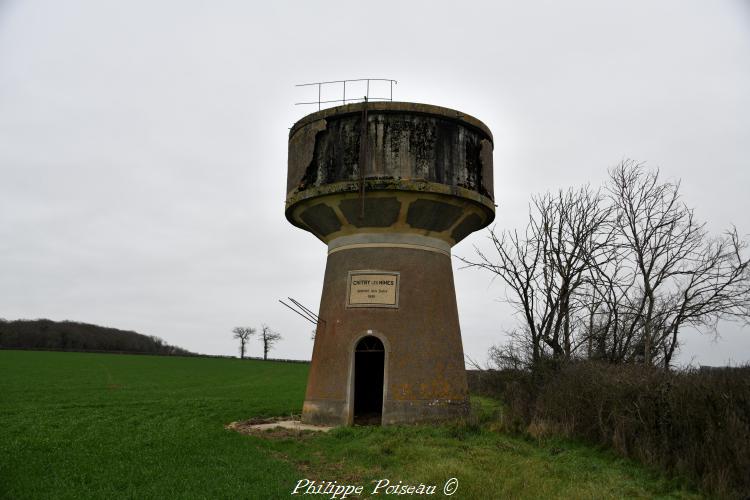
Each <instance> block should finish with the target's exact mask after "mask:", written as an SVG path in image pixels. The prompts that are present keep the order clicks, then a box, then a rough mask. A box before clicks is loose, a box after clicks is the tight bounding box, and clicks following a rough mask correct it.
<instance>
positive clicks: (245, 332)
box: [232, 326, 255, 359]
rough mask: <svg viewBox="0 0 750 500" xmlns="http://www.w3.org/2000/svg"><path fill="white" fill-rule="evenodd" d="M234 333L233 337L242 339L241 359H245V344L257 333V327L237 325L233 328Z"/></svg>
mask: <svg viewBox="0 0 750 500" xmlns="http://www.w3.org/2000/svg"><path fill="white" fill-rule="evenodd" d="M232 333H234V336H233V337H232V338H235V339H238V340H239V341H240V359H245V346H246V345H247V342H248V340H250V337H252V336H253V335H255V328H250V327H247V326H237V327H235V328H234V329H233V330H232Z"/></svg>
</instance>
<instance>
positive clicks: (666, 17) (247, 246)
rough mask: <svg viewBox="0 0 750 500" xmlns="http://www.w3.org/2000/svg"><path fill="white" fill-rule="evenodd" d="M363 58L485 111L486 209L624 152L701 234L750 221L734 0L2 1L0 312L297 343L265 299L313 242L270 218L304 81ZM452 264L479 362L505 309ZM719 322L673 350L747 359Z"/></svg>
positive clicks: (590, 171) (228, 345) (311, 303)
mask: <svg viewBox="0 0 750 500" xmlns="http://www.w3.org/2000/svg"><path fill="white" fill-rule="evenodd" d="M362 77H385V78H394V79H396V80H398V82H399V83H398V85H397V86H396V88H395V91H394V93H395V95H394V97H395V99H396V100H403V101H415V102H425V103H430V104H436V105H441V106H446V107H451V108H456V109H459V110H461V111H463V112H466V113H469V114H471V115H474V116H476V117H477V118H479V119H480V120H482V121H484V122H485V123H486V124H487V125H488V126H489V127H490V129H491V130H492V131H493V133H494V136H495V193H496V197H497V203H498V204H499V207H498V211H497V219H496V226H497V227H498V228H512V227H520V226H521V225H523V223H524V219H525V217H526V214H527V203H528V200H529V198H530V196H531V195H532V194H533V193H537V192H542V191H546V190H548V189H557V188H559V187H566V186H569V185H579V184H583V183H587V182H588V183H591V184H592V185H594V186H598V185H599V184H601V183H602V182H603V181H604V180H605V178H606V171H607V168H609V167H611V166H613V165H614V164H616V163H617V162H619V161H620V160H621V159H624V158H633V159H636V160H639V161H645V162H647V165H649V166H652V167H654V168H656V167H659V168H660V169H661V171H662V173H663V175H664V176H665V177H666V178H668V179H682V192H683V195H684V199H685V201H686V202H687V203H688V204H689V205H691V206H693V207H695V209H696V212H697V215H698V216H699V218H701V219H704V220H706V221H708V223H709V227H710V229H711V230H712V231H716V232H718V231H721V230H722V229H724V228H726V227H728V226H729V225H730V224H735V225H737V226H738V228H739V230H740V232H742V233H743V234H748V233H750V215H749V214H750V197H749V196H748V191H749V188H750V165H748V159H749V158H750V91H749V90H748V89H750V5H749V4H748V2H746V1H738V0H723V1H714V2H706V1H686V0H676V1H633V0H631V1H622V2H607V1H600V0H592V1H586V2H581V1H568V2H552V1H550V2H538V1H525V2H518V1H514V2H510V1H509V2H499V1H493V2H471V1H464V2H433V1H431V2H416V1H415V2H407V1H401V2H389V1H382V2H369V3H358V2H311V1H307V2H302V1H300V2H285V1H274V2H262V3H261V2H240V1H237V2H224V1H214V2H203V1H192V2H191V1H184V0H181V1H133V0H131V1H128V2H107V1H101V0H92V1H79V0H68V1H65V2H57V1H43V0H40V1H34V0H27V1H20V0H19V1H13V0H5V1H2V0H0V317H4V318H6V319H17V318H41V317H46V318H51V319H55V320H63V319H70V320H77V321H84V322H90V323H97V324H101V325H107V326H113V327H117V328H122V329H132V330H136V331H138V332H141V333H146V334H151V335H158V336H160V337H162V338H164V339H166V340H167V341H168V342H170V343H173V344H177V345H180V346H183V347H185V348H188V349H190V350H193V351H197V352H203V353H211V354H236V353H237V346H236V344H235V341H233V340H232V338H231V329H232V327H234V326H237V325H248V326H259V325H260V323H261V322H266V323H268V324H269V325H271V326H272V327H273V328H275V329H276V330H278V331H280V332H281V333H282V334H283V336H284V339H283V340H282V341H281V342H280V343H279V344H278V347H277V349H276V350H275V351H273V352H272V355H274V356H278V357H289V358H305V359H309V357H310V354H311V351H312V341H311V340H310V331H311V325H309V324H307V323H305V322H304V321H303V320H302V319H300V318H299V317H297V316H295V315H294V314H293V313H291V312H289V311H288V310H287V309H285V308H284V307H283V306H281V304H279V303H278V302H277V299H278V298H281V297H286V296H289V295H290V296H292V297H294V298H296V299H298V300H300V301H302V302H303V303H304V304H306V305H308V307H311V308H312V309H315V310H317V307H318V302H319V299H320V292H321V285H322V278H323V271H324V266H325V257H326V248H325V246H324V245H323V244H322V243H320V242H319V241H318V240H316V239H315V238H314V237H313V236H312V235H310V234H308V233H306V232H304V231H301V230H299V229H297V228H295V227H293V226H291V225H290V224H289V223H288V222H287V221H286V219H285V218H284V213H283V212H284V196H285V192H284V191H285V179H286V154H287V147H286V141H287V134H288V128H289V127H290V126H291V124H292V123H293V122H294V121H296V120H297V119H299V118H301V117H302V116H303V115H304V114H306V113H308V112H312V111H313V109H310V108H302V107H295V106H294V105H293V103H294V102H296V101H299V100H304V99H306V98H309V97H311V96H310V95H309V93H307V92H305V91H304V89H299V88H295V87H294V84H295V83H301V82H308V81H320V80H335V79H342V78H362ZM312 97H315V96H314V95H313V96H312ZM485 239H486V235H485V233H484V232H480V233H476V234H474V235H473V236H471V237H469V238H467V239H466V240H464V241H463V242H462V243H461V244H460V245H458V246H457V247H455V248H454V254H457V255H471V254H472V251H473V250H472V245H473V244H478V245H485V241H484V240H485ZM459 267H460V266H459V265H458V263H455V265H454V270H455V279H456V291H457V295H458V304H459V313H460V318H461V325H462V333H463V340H464V347H465V351H466V352H467V354H469V355H471V356H472V357H474V358H477V359H480V360H484V359H486V351H487V349H488V348H489V347H490V345H492V344H493V343H497V342H501V341H502V340H503V330H504V329H508V328H510V327H512V326H513V324H514V323H515V320H514V318H513V317H512V316H511V315H510V313H509V310H508V308H507V306H505V305H503V304H500V303H499V302H498V301H497V300H498V298H501V297H502V296H503V295H504V290H503V287H502V286H501V284H500V283H499V282H495V283H492V282H491V277H490V276H489V275H486V274H482V273H480V272H479V271H472V270H460V269H459ZM722 334H723V340H722V341H721V342H720V343H712V342H711V341H710V338H709V337H706V336H700V335H698V334H695V333H689V334H688V335H686V337H685V340H686V342H687V344H686V346H685V347H684V349H683V352H682V354H681V358H680V359H681V360H683V361H684V362H685V361H690V360H693V361H694V362H695V363H703V364H723V363H724V362H726V361H727V360H730V359H731V360H733V361H734V362H740V361H747V360H749V359H750V328H746V329H744V330H741V329H740V328H739V327H738V326H736V325H722ZM260 352H261V350H260V345H259V344H258V345H253V346H252V347H251V354H253V355H258V354H260Z"/></svg>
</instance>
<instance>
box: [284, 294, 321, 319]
mask: <svg viewBox="0 0 750 500" xmlns="http://www.w3.org/2000/svg"><path fill="white" fill-rule="evenodd" d="M287 299H289V300H291V301H292V302H294V305H296V306H297V307H299V308H300V309H302V310H303V311H305V312H306V313H307V314H309V315H310V316H311V317H312V318H314V319H315V320H316V321H320V318H319V317H318V315H317V314H315V313H314V312H312V311H311V310H310V309H308V308H307V307H305V306H303V305H302V304H301V303H300V302H299V301H297V300H294V299H293V298H291V297H287Z"/></svg>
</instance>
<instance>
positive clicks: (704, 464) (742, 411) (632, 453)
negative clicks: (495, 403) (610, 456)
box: [469, 362, 750, 498]
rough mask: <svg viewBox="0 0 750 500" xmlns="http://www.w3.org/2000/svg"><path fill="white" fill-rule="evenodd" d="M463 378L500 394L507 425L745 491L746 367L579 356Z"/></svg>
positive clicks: (710, 486) (724, 493)
mask: <svg viewBox="0 0 750 500" xmlns="http://www.w3.org/2000/svg"><path fill="white" fill-rule="evenodd" d="M469 380H470V383H471V385H472V389H473V390H475V391H477V392H480V393H483V394H494V395H495V396H499V397H500V398H501V399H503V401H504V403H505V405H506V408H505V412H504V416H503V423H504V425H505V426H506V427H507V428H511V429H515V430H521V431H524V432H526V433H528V434H531V435H533V436H535V437H541V436H543V435H546V434H550V433H555V434H564V435H567V436H570V437H576V438H583V439H586V440H588V441H590V442H594V443H598V444H602V445H606V446H609V447H612V448H614V449H615V450H616V451H617V452H618V453H620V454H622V455H624V456H627V457H632V458H635V459H638V460H640V461H642V462H645V463H647V464H651V465H655V466H658V467H660V468H661V469H663V470H665V471H667V472H668V473H670V474H674V475H684V476H688V477H692V478H694V479H695V481H696V482H697V483H698V484H699V486H700V487H701V488H702V489H703V490H704V491H706V492H708V493H711V494H713V495H717V496H720V497H727V498H746V497H747V495H748V494H749V493H750V474H749V473H748V471H750V366H744V367H739V368H728V369H722V370H710V371H707V370H687V371H681V372H664V371H662V370H658V369H655V368H648V367H645V366H643V365H610V364H603V363H595V362H580V363H572V364H569V365H566V366H564V367H561V368H560V369H559V370H552V371H547V372H544V373H534V374H532V373H528V372H509V371H505V372H482V373H481V374H476V373H473V374H470V376H469Z"/></svg>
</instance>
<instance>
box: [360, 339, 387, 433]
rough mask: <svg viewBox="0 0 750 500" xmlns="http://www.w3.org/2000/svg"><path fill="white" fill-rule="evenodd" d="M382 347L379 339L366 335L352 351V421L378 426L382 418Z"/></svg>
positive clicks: (383, 366) (383, 352) (383, 362)
mask: <svg viewBox="0 0 750 500" xmlns="http://www.w3.org/2000/svg"><path fill="white" fill-rule="evenodd" d="M384 373H385V348H384V347H383V343H382V342H381V341H380V339H379V338H377V337H373V336H372V335H368V336H367V337H364V338H362V340H360V341H359V342H358V343H357V347H356V349H355V351H354V423H355V424H358V425H380V423H381V420H382V417H383V375H384Z"/></svg>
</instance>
